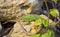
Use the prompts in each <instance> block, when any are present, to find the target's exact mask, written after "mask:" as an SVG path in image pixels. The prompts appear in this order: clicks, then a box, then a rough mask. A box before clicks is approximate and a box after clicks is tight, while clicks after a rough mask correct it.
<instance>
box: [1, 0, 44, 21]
mask: <svg viewBox="0 0 60 37" xmlns="http://www.w3.org/2000/svg"><path fill="white" fill-rule="evenodd" d="M42 3H43V2H42V0H40V1H39V0H1V1H0V19H1V20H10V19H12V18H13V19H15V17H19V16H21V14H25V15H27V14H30V13H31V12H32V13H37V14H39V13H38V12H41V6H42Z"/></svg>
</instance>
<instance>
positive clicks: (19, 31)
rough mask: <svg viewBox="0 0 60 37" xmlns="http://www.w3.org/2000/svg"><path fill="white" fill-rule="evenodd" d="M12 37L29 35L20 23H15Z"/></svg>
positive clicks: (26, 36)
mask: <svg viewBox="0 0 60 37" xmlns="http://www.w3.org/2000/svg"><path fill="white" fill-rule="evenodd" d="M11 37H29V36H28V35H27V34H26V33H24V31H23V30H22V29H21V27H20V24H19V23H15V24H14V30H13V32H12V34H11Z"/></svg>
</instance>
